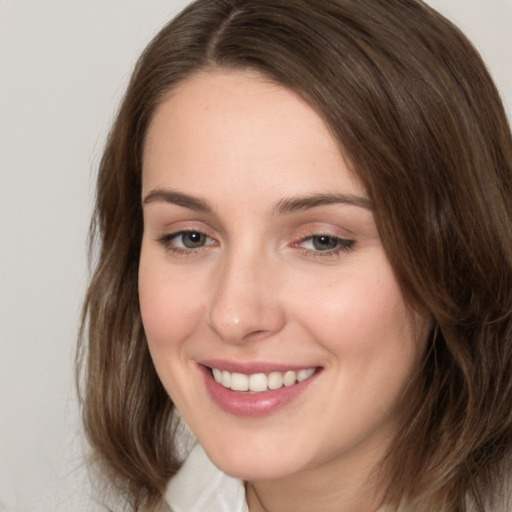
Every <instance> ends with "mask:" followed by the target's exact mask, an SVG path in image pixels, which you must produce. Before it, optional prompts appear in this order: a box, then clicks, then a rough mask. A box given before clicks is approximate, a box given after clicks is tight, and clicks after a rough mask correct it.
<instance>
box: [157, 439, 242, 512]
mask: <svg viewBox="0 0 512 512" xmlns="http://www.w3.org/2000/svg"><path fill="white" fill-rule="evenodd" d="M164 498H165V501H166V502H167V504H168V505H169V506H170V507H171V510H172V511H173V512H248V509H247V505H246V502H245V487H244V483H243V481H241V480H237V479H236V478H232V477H230V476H228V475H226V474H225V473H223V472H222V471H221V470H220V469H218V468H217V467H216V466H215V465H214V464H213V463H212V462H211V460H210V459H209V458H208V455H206V453H205V451H204V450H203V448H202V446H201V445H200V444H199V443H198V444H196V445H195V446H194V447H193V448H192V450H191V451H190V453H189V455H188V456H187V458H186V460H185V462H184V463H183V466H182V467H181V468H180V470H179V471H178V472H177V473H176V475H174V477H173V478H172V479H171V480H170V481H169V484H168V485H167V489H166V491H165V494H164Z"/></svg>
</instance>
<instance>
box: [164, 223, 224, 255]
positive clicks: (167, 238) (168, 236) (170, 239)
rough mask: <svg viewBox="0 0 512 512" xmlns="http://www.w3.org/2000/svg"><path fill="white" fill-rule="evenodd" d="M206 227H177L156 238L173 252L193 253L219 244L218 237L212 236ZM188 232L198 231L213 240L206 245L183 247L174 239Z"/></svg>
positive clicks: (167, 249)
mask: <svg viewBox="0 0 512 512" xmlns="http://www.w3.org/2000/svg"><path fill="white" fill-rule="evenodd" d="M206 231H207V230H205V229H197V228H194V227H189V228H181V229H175V230H171V231H167V232H165V233H164V234H162V235H160V236H158V237H157V238H156V241H157V242H159V243H160V244H161V245H163V246H164V248H165V250H166V251H168V252H171V253H175V254H177V255H180V254H182V255H187V254H188V255H191V254H197V253H199V252H201V251H203V250H207V249H208V248H210V247H212V246H215V245H218V242H217V241H216V239H215V238H214V237H212V236H210V235H209V234H208V233H207V232H206ZM187 233H198V234H200V235H202V236H204V237H205V238H206V239H207V240H210V241H212V242H213V243H211V242H207V243H205V244H204V245H201V246H198V247H181V246H179V245H176V244H175V243H174V241H175V240H176V239H177V238H178V237H180V236H183V235H185V234H187Z"/></svg>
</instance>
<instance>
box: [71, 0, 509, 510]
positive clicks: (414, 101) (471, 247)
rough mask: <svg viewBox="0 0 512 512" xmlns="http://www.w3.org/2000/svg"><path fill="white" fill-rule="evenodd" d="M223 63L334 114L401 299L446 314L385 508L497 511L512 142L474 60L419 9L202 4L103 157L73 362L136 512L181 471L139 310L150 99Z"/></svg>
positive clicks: (94, 429) (90, 417) (378, 1)
mask: <svg viewBox="0 0 512 512" xmlns="http://www.w3.org/2000/svg"><path fill="white" fill-rule="evenodd" d="M208 68H227V69H252V70H256V71H259V72H260V73H261V74H263V75H265V76H266V77H269V78H271V79H273V80H275V81H276V82H278V83H281V84H283V85H285V86H287V87H289V88H291V89H293V90H295V91H296V92H298V93H299V94H300V95H302V96H303V97H304V98H305V99H306V100H307V101H308V102H309V103H310V104H311V105H312V106H313V107H314V108H315V109H316V110H317V111H318V112H319V114H320V115H322V116H323V118H324V119H325V120H326V122H327V123H328V125H329V126H330V128H331V130H332V132H333V134H334V135H335V137H336V138H337V140H338V141H339V143H340V147H342V148H343V151H344V152H345V153H346V154H347V156H348V157H349V159H350V160H351V161H352V163H353V166H354V172H355V173H356V174H357V175H358V176H359V178H360V179H361V181H362V182H363V184H364V185H365V187H366V190H367V193H368V195H369V198H370V200H371V201H372V203H373V204H374V206H375V219H376V222H377V226H378V229H379V232H380V235H381V238H382V242H383V244H384V247H385V250H386V252H387V255H388V257H389V259H390V261H391V264H392V266H393V268H394V271H395V273H396V276H397V279H398V280H399V282H400V284H401V286H402V289H403V292H404V294H405V296H406V297H407V299H408V300H409V302H410V303H411V305H414V306H415V307H420V308H424V309H426V310H428V311H429V312H430V314H431V316H432V319H433V323H434V325H435V327H434V329H433V330H432V334H431V336H430V340H429V346H428V350H427V352H426V353H425V356H424V360H423V363H422V366H421V368H420V369H419V370H418V373H417V375H415V377H414V381H413V382H412V383H411V385H410V386H408V389H407V393H406V395H405V396H404V398H403V404H402V406H403V407H402V409H403V415H402V416H403V423H402V425H403V426H402V429H401V430H400V432H399V436H397V438H396V440H395V442H394V443H393V445H392V447H391V450H390V452H389V455H388V457H387V458H386V459H385V460H384V461H383V466H382V468H381V469H382V470H383V471H382V472H381V474H385V475H386V480H385V482H384V483H385V489H386V491H385V494H384V500H385V501H386V502H388V503H391V504H394V505H398V504H399V503H400V504H403V505H405V506H407V507H409V508H410V509H411V510H424V511H432V512H433V511H434V510H435V511H436V512H437V511H439V510H446V511H453V512H455V511H461V510H466V507H467V506H472V507H474V508H475V510H482V511H483V510H486V511H489V510H492V507H493V501H492V500H493V498H494V497H496V496H498V495H499V493H500V492H501V490H500V489H501V487H500V482H503V480H504V477H503V474H505V473H504V471H510V469H511V467H510V452H511V450H512V448H511V447H512V235H511V233H512V169H511V165H512V141H511V136H510V130H509V127H508V124H507V120H506V116H505V114H504V111H503V107H502V105H501V102H500V99H499V95H498V93H497V91H496V89H495V86H494V84H493V82H492V80H491V78H490V77H489V74H488V73H487V71H486V69H485V66H484V64H483V63H482V61H481V59H480V57H479V55H478V54H477V52H476V51H475V49H474V48H473V47H472V46H471V44H470V43H469V42H468V41H467V39H466V38H465V37H464V36H463V35H462V34H461V33H460V31H459V30H458V29H457V28H455V27H454V26H453V25H452V24H451V23H450V22H448V21H447V20H446V19H444V18H443V17H442V16H441V15H439V14H438V13H436V12H435V11H434V10H432V9H431V8H429V7H427V6H426V5H425V4H423V3H422V2H420V1H418V0H386V1H383V0H365V1H364V2H361V1H360V0H198V1H196V2H194V3H193V4H191V5H190V6H189V7H187V8H186V9H185V10H184V11H183V12H182V13H181V14H180V15H179V16H178V17H177V18H175V19H174V20H173V21H172V22H171V23H170V24H168V25H167V26H166V27H164V29H163V30H162V31H161V32H160V33H159V34H158V35H157V36H156V37H155V39H154V40H153V41H152V42H151V44H150V45H149V46H148V48H147V49H146V50H145V52H144V53H143V55H142V56H141V58H140V60H139V62H138V64H137V66H136V69H135V71H134V73H133V76H132V79H131V82H130V85H129V87H128V90H127V93H126V96H125V98H124V101H123V103H122V106H121V109H120V111H119V114H118V116H117V119H116V121H115V124H114V126H113V128H112V131H111V133H110V137H109V139H108V143H107V146H106V149H105V152H104V155H103V159H102V161H101V165H100V169H99V175H98V185H97V198H96V212H95V216H94V219H93V223H92V229H91V246H95V244H96V242H97V245H98V253H97V258H96V261H95V268H94V274H93V276H92V279H91V284H90V287H89V290H88V293H87V297H86V300H85V306H84V314H83V315H84V316H83V324H82V336H81V338H82V342H81V344H80V351H79V357H78V360H79V364H80V361H82V374H81V378H82V393H83V394H82V397H83V419H84V424H85V430H86V433H87V435H88V438H89V440H90V443H91V445H92V448H93V451H94V453H95V455H96V456H97V459H98V460H99V461H100V462H102V463H103V465H104V467H105V468H106V469H107V470H108V471H109V473H110V475H111V477H112V479H113V480H114V481H115V482H116V483H117V484H118V485H120V486H121V487H122V488H123V489H124V491H125V492H126V494H127V495H128V496H129V497H130V500H131V503H132V506H133V507H134V509H136V510H139V509H141V508H144V509H151V508H152V507H154V506H155V504H157V503H158V502H159V499H160V498H161V493H162V491H163V489H164V487H165V485H166V483H167V481H168V479H169V478H170V477H171V476H172V475H173V474H174V473H175V472H176V470H177V469H178V467H179V458H178V457H177V455H176V453H175V447H174V443H173V438H174V434H173V432H174V430H175V428H176V426H175V425H174V423H173V414H172V412H173V404H172V403H171V400H170V399H169V397H168V396H167V394H166V392H165V391H164V389H163V387H162V385H161V384H160V382H159V379H158V377H157V375H156V373H155V370H154V368H153V365H152V362H151V359H150V356H149V353H148V349H147V346H146V342H145V337H144V332H143V328H142V323H141V318H140V311H139V305H138V295H137V271H138V260H139V251H140V243H141V237H142V229H143V226H142V211H141V204H140V202H141V172H142V169H141V160H142V158H141V156H142V151H143V147H144V137H145V133H146V131H147V127H148V124H149V123H150V121H151V118H152V114H153V113H154V111H155V108H156V107H157V106H158V105H159V103H160V102H161V101H162V100H163V99H164V98H165V97H166V95H167V94H168V92H169V90H170V89H172V88H173V87H174V86H175V85H176V84H177V83H178V82H179V81H180V80H183V79H184V78H186V77H187V76H190V75H191V74H192V73H194V72H197V71H199V70H205V69H208ZM86 338H87V341H86ZM470 504H471V505H470Z"/></svg>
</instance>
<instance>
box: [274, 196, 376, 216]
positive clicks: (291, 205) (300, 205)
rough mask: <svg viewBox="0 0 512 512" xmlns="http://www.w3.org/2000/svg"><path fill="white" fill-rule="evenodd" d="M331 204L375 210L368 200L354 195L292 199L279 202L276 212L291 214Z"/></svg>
mask: <svg viewBox="0 0 512 512" xmlns="http://www.w3.org/2000/svg"><path fill="white" fill-rule="evenodd" d="M331 204H344V205H349V206H358V207H359V208H364V209H365V210H370V211H372V210H373V205H372V202H371V201H370V200H369V199H368V198H366V197H362V196H356V195H353V194H311V195H307V196H299V197H290V198H289V199H282V200H281V201H279V203H277V205H276V207H275V210H276V211H277V212H278V213H281V214H289V213H294V212H298V211H302V210H308V209H310V208H316V207H317V206H325V205H331Z"/></svg>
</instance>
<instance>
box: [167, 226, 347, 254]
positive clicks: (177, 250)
mask: <svg viewBox="0 0 512 512" xmlns="http://www.w3.org/2000/svg"><path fill="white" fill-rule="evenodd" d="M187 234H197V235H199V236H200V237H204V239H205V240H208V239H209V240H211V241H214V240H213V238H211V237H209V236H208V235H207V234H206V233H203V232H202V231H198V230H192V229H191V230H182V231H177V232H176V233H169V234H166V235H163V236H161V237H160V238H158V242H159V243H161V244H162V245H163V246H164V248H165V249H166V250H167V251H170V252H173V253H174V254H178V255H188V254H191V253H198V252H199V251H202V250H205V249H206V248H207V247H210V246H212V245H216V243H215V241H214V243H205V244H203V245H200V246H198V247H179V246H177V245H175V244H174V241H175V240H176V239H178V238H179V237H183V236H184V235H187ZM321 238H326V239H329V240H330V241H331V242H334V243H335V244H336V245H335V247H333V248H332V249H327V250H324V251H323V250H319V249H308V248H305V247H304V246H303V245H304V244H305V243H306V242H311V243H313V244H314V241H315V240H316V239H321ZM182 243H183V242H182ZM354 244H355V240H350V239H347V238H340V237H337V236H334V235H331V234H329V233H320V234H314V235H310V236H307V237H304V238H301V239H300V240H299V241H297V242H294V243H293V244H291V246H292V247H294V248H297V249H299V250H300V251H301V252H302V253H303V254H305V255H306V256H310V257H315V258H327V257H335V256H337V255H339V254H340V253H342V252H349V251H351V250H352V249H353V248H354Z"/></svg>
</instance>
